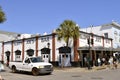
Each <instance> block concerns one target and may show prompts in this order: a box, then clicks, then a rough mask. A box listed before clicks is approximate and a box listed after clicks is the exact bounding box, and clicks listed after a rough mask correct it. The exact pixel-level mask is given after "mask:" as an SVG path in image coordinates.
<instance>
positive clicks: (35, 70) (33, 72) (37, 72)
mask: <svg viewBox="0 0 120 80" xmlns="http://www.w3.org/2000/svg"><path fill="white" fill-rule="evenodd" d="M32 74H33V75H34V76H37V75H38V74H39V70H38V69H37V68H33V69H32Z"/></svg>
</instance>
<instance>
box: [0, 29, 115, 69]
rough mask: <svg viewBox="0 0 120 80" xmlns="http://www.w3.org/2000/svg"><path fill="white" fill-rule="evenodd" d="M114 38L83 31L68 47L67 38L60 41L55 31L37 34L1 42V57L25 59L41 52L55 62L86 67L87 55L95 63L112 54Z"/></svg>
mask: <svg viewBox="0 0 120 80" xmlns="http://www.w3.org/2000/svg"><path fill="white" fill-rule="evenodd" d="M112 49H113V42H112V39H111V38H106V37H104V36H99V35H95V34H93V33H86V32H83V31H80V38H79V39H78V40H76V41H73V39H70V40H69V47H66V43H65V42H64V40H61V41H58V39H57V35H56V34H55V33H52V34H48V35H36V36H34V37H33V36H31V37H29V38H23V39H17V40H10V41H5V42H3V43H2V44H1V57H0V58H1V61H4V63H5V64H9V61H23V59H24V58H25V57H28V56H41V57H42V59H43V60H44V61H45V62H51V63H52V64H53V65H54V66H66V67H67V66H81V67H84V65H85V63H84V57H86V56H87V55H89V56H90V58H91V62H92V63H91V64H92V65H94V62H95V61H96V59H97V58H98V57H102V56H103V55H107V56H109V55H111V54H112V51H113V50H112Z"/></svg>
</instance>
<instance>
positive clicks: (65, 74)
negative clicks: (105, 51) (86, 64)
mask: <svg viewBox="0 0 120 80" xmlns="http://www.w3.org/2000/svg"><path fill="white" fill-rule="evenodd" d="M119 74H120V69H113V70H111V69H103V70H97V71H94V70H86V71H84V70H81V68H75V69H62V70H54V71H53V73H52V74H51V75H39V76H33V75H32V74H31V73H26V72H21V73H12V72H11V70H9V69H8V68H7V69H6V71H4V72H0V75H1V76H2V78H3V79H4V80H119V78H120V77H119Z"/></svg>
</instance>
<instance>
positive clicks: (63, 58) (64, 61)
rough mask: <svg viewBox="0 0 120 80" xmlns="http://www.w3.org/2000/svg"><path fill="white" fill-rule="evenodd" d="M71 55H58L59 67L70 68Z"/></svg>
mask: <svg viewBox="0 0 120 80" xmlns="http://www.w3.org/2000/svg"><path fill="white" fill-rule="evenodd" d="M70 61H71V55H70V54H67V53H66V54H60V55H59V66H66V67H67V66H71V63H70Z"/></svg>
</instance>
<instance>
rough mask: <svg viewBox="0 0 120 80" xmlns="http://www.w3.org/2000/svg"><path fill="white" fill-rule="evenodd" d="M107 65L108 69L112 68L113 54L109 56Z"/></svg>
mask: <svg viewBox="0 0 120 80" xmlns="http://www.w3.org/2000/svg"><path fill="white" fill-rule="evenodd" d="M108 62H109V65H110V69H113V56H111V57H110V58H109V61H108Z"/></svg>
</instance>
